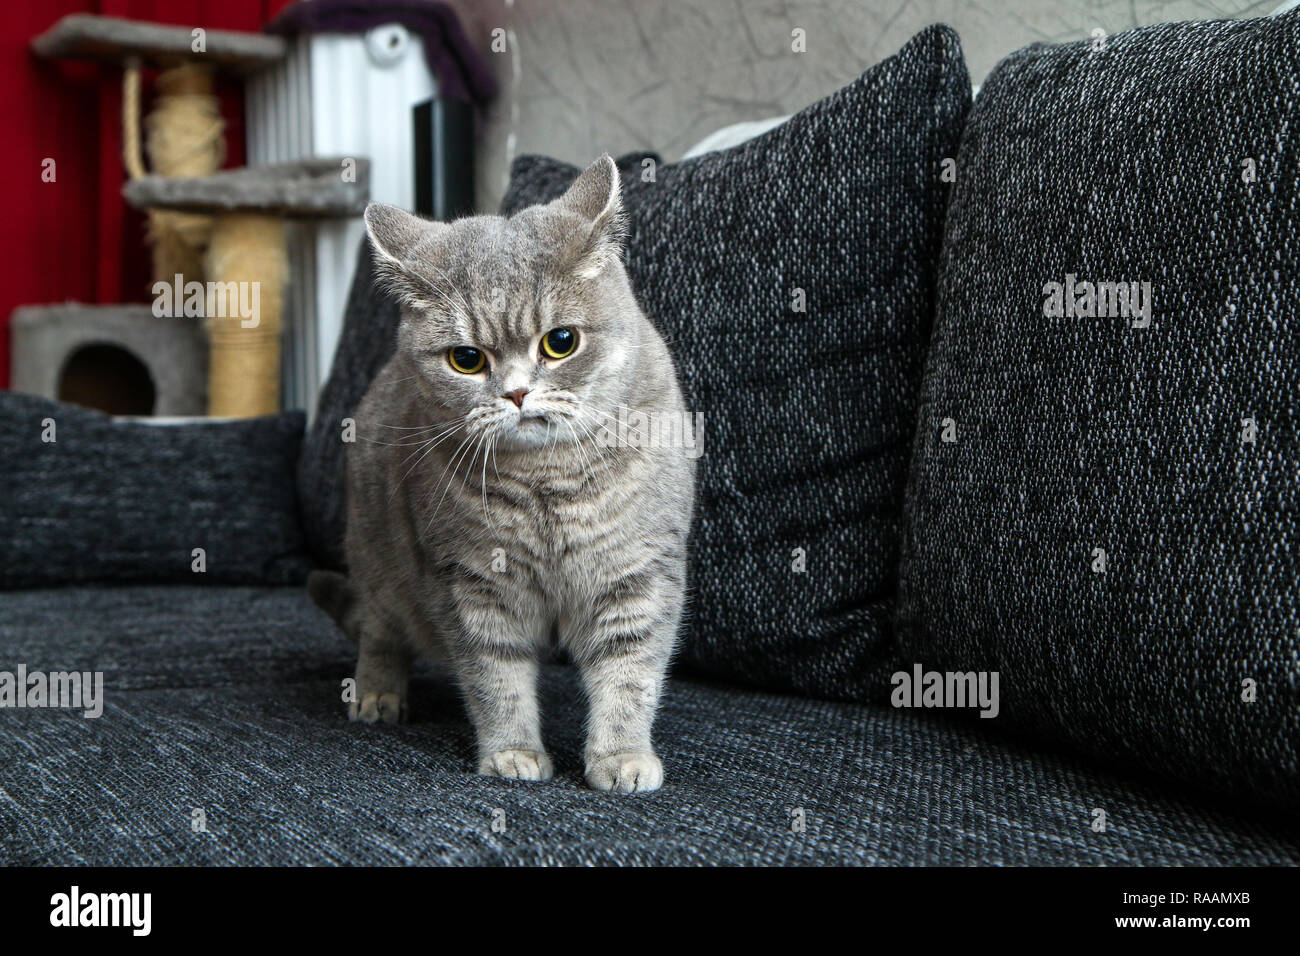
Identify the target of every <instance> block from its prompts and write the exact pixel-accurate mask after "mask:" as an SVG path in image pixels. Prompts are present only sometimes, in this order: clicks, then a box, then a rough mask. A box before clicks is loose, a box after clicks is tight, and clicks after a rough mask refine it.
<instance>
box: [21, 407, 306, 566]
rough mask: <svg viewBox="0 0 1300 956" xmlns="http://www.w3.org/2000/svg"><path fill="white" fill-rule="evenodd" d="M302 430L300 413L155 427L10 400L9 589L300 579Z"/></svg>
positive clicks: (74, 409)
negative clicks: (296, 476)
mask: <svg viewBox="0 0 1300 956" xmlns="http://www.w3.org/2000/svg"><path fill="white" fill-rule="evenodd" d="M302 430H303V415H302V413H301V412H285V413H283V414H280V415H273V416H268V417H265V418H252V419H245V420H240V421H211V422H184V423H176V424H149V423H145V422H140V421H123V420H117V419H113V418H111V417H109V416H108V415H104V414H102V413H100V412H95V411H89V410H87V409H84V408H79V407H78V406H76V405H66V404H63V403H61V402H52V401H50V400H49V399H44V398H36V397H33V396H29V395H18V394H15V393H13V392H2V393H0V588H34V587H48V586H53V585H61V584H72V583H84V582H96V581H103V582H125V581H164V582H166V581H174V582H184V583H187V584H202V583H209V582H211V583H221V584H292V583H299V582H301V581H302V580H304V578H305V577H306V573H307V570H308V567H309V562H308V560H307V556H306V551H305V545H304V541H303V536H302V528H301V524H300V522H299V518H298V510H297V493H296V490H295V487H294V466H295V464H296V462H297V459H298V451H299V447H300V445H301V443H302ZM195 549H202V552H203V553H202V555H195V554H194V551H195ZM200 558H201V564H202V566H203V567H204V568H205V570H204V571H202V572H201V573H200V572H199V571H197V570H195V568H196V567H197V566H198V565H196V562H197V561H199V559H200Z"/></svg>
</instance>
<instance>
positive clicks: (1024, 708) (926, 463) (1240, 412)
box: [900, 14, 1300, 807]
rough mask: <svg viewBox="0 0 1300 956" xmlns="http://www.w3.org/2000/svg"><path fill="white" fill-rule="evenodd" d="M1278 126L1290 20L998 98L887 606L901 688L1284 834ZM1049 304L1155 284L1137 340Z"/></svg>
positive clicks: (936, 353)
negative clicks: (914, 678)
mask: <svg viewBox="0 0 1300 956" xmlns="http://www.w3.org/2000/svg"><path fill="white" fill-rule="evenodd" d="M1298 127H1300V15H1297V14H1288V15H1286V16H1282V17H1279V18H1276V19H1272V20H1246V21H1228V22H1209V23H1205V22H1202V23H1176V24H1162V25H1159V26H1154V27H1147V28H1142V29H1138V30H1135V31H1132V32H1129V33H1123V34H1120V35H1117V36H1112V37H1109V38H1108V39H1107V40H1106V41H1105V47H1104V49H1102V50H1100V51H1099V50H1096V49H1094V48H1093V47H1092V46H1091V45H1090V44H1089V43H1074V44H1068V45H1064V46H1035V47H1030V48H1028V49H1025V50H1022V51H1020V52H1018V53H1015V54H1013V55H1012V56H1010V57H1008V58H1007V59H1006V60H1004V61H1003V62H1002V63H1001V64H1000V65H999V66H998V67H997V68H996V69H995V70H994V72H993V73H992V75H991V76H990V77H989V79H988V81H987V82H986V83H985V85H984V87H983V89H982V90H981V92H980V95H979V99H978V100H977V102H976V104H975V107H974V109H973V110H972V113H971V116H970V120H969V123H968V125H967V128H966V132H965V135H964V137H963V141H962V146H961V152H960V154H959V156H958V172H957V184H956V188H955V191H954V194H953V200H952V205H951V207H950V210H949V218H948V231H947V236H946V238H945V245H944V259H943V265H942V274H941V278H940V283H939V301H938V316H937V319H936V326H935V332H934V337H933V342H932V347H931V348H932V351H931V354H930V357H929V362H928V366H927V370H926V374H925V380H924V385H923V389H922V396H921V410H920V416H919V418H920V424H919V427H918V433H917V440H916V445H915V451H914V457H913V461H912V466H911V475H910V478H909V484H908V492H907V505H906V508H907V530H906V536H905V545H904V553H903V562H902V570H901V586H900V623H901V630H902V632H903V637H902V651H903V655H904V657H905V659H906V660H908V661H920V662H923V663H924V664H925V666H927V667H934V668H937V669H939V670H962V671H965V670H972V669H973V670H996V671H999V672H1000V675H1001V710H1002V712H1001V716H1000V717H999V718H998V720H999V721H1001V722H1005V723H1007V724H1011V725H1015V726H1017V727H1020V728H1027V729H1029V730H1031V731H1033V732H1035V733H1038V734H1041V735H1043V737H1045V738H1050V739H1053V740H1057V741H1061V740H1065V741H1069V742H1070V743H1072V744H1074V745H1077V746H1079V747H1081V748H1084V749H1086V750H1089V751H1092V752H1095V753H1098V754H1104V755H1106V756H1107V757H1108V758H1110V759H1117V760H1127V761H1129V762H1131V763H1133V764H1135V765H1141V766H1143V767H1147V768H1150V769H1151V770H1153V771H1155V772H1158V773H1160V774H1163V775H1166V776H1167V777H1169V778H1177V779H1183V780H1186V781H1189V782H1192V783H1196V784H1200V785H1206V786H1210V787H1213V788H1215V789H1218V790H1221V791H1224V792H1231V793H1234V794H1238V795H1241V796H1245V797H1250V798H1258V799H1262V800H1268V801H1272V802H1276V803H1283V804H1287V805H1290V806H1292V807H1295V806H1300V752H1298V748H1300V534H1298V531H1300V526H1298V524H1297V503H1298V500H1300V321H1298V317H1297V314H1296V302H1297V301H1300V281H1298V279H1297V276H1298V275H1300V207H1298V206H1297V187H1296V170H1297V168H1300V141H1298V140H1297V139H1296V136H1295V130H1296V129H1297V128H1298ZM1247 159H1249V160H1251V161H1252V163H1251V164H1247V163H1246V162H1245V161H1246V160H1247ZM1252 169H1253V171H1254V174H1255V179H1254V181H1253V182H1251V181H1246V180H1248V179H1250V172H1251V170H1252ZM1071 275H1072V276H1075V277H1076V279H1075V280H1074V281H1075V282H1076V283H1082V282H1085V281H1086V282H1090V283H1102V282H1118V281H1130V282H1133V281H1146V282H1150V283H1151V284H1152V287H1151V303H1152V309H1151V314H1150V326H1149V327H1147V328H1141V327H1134V324H1135V319H1134V317H1124V316H1122V315H1121V316H1118V317H1112V316H1110V315H1105V316H1101V317H1090V316H1086V315H1079V314H1074V315H1060V316H1050V315H1047V314H1045V312H1048V311H1055V310H1054V308H1053V307H1052V304H1051V302H1050V301H1049V300H1050V298H1051V297H1052V296H1053V295H1054V294H1055V291H1054V290H1053V289H1051V288H1050V287H1049V286H1048V285H1047V284H1048V283H1050V282H1056V283H1062V284H1064V283H1065V282H1066V280H1067V276H1071ZM1086 298H1087V293H1086V290H1084V291H1082V292H1079V293H1078V294H1077V296H1076V298H1075V302H1076V304H1078V305H1082V306H1083V309H1082V310H1076V311H1086V309H1087V301H1086ZM1136 321H1137V323H1138V324H1139V325H1140V324H1141V323H1142V321H1143V319H1142V318H1141V317H1137V319H1136ZM945 419H948V420H951V426H952V428H953V429H954V430H953V431H952V432H951V433H950V437H955V439H956V440H955V441H949V442H945V441H944V440H943V433H944V431H945V426H944V424H943V423H944V421H945ZM1245 419H1250V420H1251V421H1252V422H1253V424H1254V428H1255V429H1256V434H1255V435H1254V439H1255V440H1254V442H1253V443H1252V442H1250V441H1249V440H1247V439H1248V438H1249V437H1250V436H1249V432H1250V428H1249V426H1247V425H1246V423H1245V422H1244V420H1245ZM1102 552H1104V559H1105V564H1104V570H1103V569H1102V568H1103V565H1102V564H1101V561H1102V557H1103V555H1102ZM1247 680H1250V681H1253V682H1254V690H1255V693H1256V694H1257V699H1256V700H1255V701H1254V702H1253V703H1251V702H1246V701H1244V700H1243V693H1245V692H1247V691H1248V690H1249V688H1248V687H1247V686H1244V685H1243V682H1244V681H1247Z"/></svg>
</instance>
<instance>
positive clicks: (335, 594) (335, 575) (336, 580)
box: [307, 571, 361, 644]
mask: <svg viewBox="0 0 1300 956" xmlns="http://www.w3.org/2000/svg"><path fill="white" fill-rule="evenodd" d="M307 593H308V594H310V595H311V599H312V601H314V602H315V604H316V606H317V607H318V608H320V609H321V610H322V611H324V612H325V613H326V614H328V615H329V616H330V617H332V618H333V619H334V623H335V624H337V625H338V626H339V630H341V631H342V632H343V633H344V635H346V637H347V639H348V640H349V641H351V642H352V643H353V644H360V643H361V635H360V634H359V633H358V622H357V613H356V612H357V592H356V590H355V589H354V588H353V587H352V582H351V581H349V580H348V576H347V575H346V574H340V573H339V572H338V571H313V572H311V574H309V575H307Z"/></svg>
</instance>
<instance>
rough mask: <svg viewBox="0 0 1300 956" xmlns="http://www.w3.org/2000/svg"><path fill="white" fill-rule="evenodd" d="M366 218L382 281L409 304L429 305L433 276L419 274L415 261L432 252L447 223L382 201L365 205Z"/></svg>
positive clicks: (433, 291)
mask: <svg viewBox="0 0 1300 956" xmlns="http://www.w3.org/2000/svg"><path fill="white" fill-rule="evenodd" d="M365 220H366V234H367V235H369V236H370V245H371V247H372V248H373V249H374V250H375V271H376V273H377V274H378V276H379V279H380V281H381V283H382V284H383V285H384V287H385V288H387V289H388V291H389V292H391V293H392V294H393V295H395V296H396V297H397V298H398V299H400V300H402V301H403V302H405V303H406V304H408V305H410V306H411V307H412V308H415V309H427V308H429V304H430V302H431V301H432V298H431V297H433V296H436V295H437V290H436V289H435V288H434V284H433V282H432V280H431V279H430V278H429V277H428V276H427V275H422V274H421V271H420V270H419V269H418V264H419V262H420V260H421V259H425V258H429V257H431V256H432V255H433V254H434V246H435V244H436V242H437V239H438V237H439V236H440V235H441V234H442V232H444V231H445V230H446V229H447V228H448V227H447V224H446V223H442V222H431V221H430V220H428V219H421V218H420V217H419V216H413V215H411V214H410V213H409V212H407V211H406V210H405V209H399V208H398V207H397V206H390V205H388V204H387V203H381V202H372V203H371V204H370V205H368V206H366V214H365Z"/></svg>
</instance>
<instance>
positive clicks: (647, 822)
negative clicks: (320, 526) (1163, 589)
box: [0, 586, 1300, 865]
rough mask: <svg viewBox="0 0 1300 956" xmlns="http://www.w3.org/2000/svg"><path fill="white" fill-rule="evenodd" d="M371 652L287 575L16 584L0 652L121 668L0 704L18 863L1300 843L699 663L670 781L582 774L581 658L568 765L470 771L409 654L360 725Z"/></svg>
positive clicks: (678, 706)
mask: <svg viewBox="0 0 1300 956" xmlns="http://www.w3.org/2000/svg"><path fill="white" fill-rule="evenodd" d="M352 659H353V651H352V648H351V646H350V645H348V644H347V643H346V642H345V641H344V639H343V638H342V637H340V636H339V634H338V632H337V631H336V630H335V629H334V627H333V625H332V624H331V623H330V621H329V620H328V619H327V618H326V617H325V616H324V615H323V614H321V613H320V612H319V611H318V610H317V609H316V608H315V607H314V606H313V605H312V604H311V603H310V602H309V601H308V599H307V597H306V595H305V593H304V592H302V591H300V590H297V589H292V588H211V587H208V588H202V587H193V586H177V587H155V586H149V587H144V586H141V587H134V588H118V589H111V588H93V587H88V588H79V589H62V590H38V591H18V592H12V593H10V594H7V595H5V600H4V604H3V610H0V671H9V672H14V671H15V669H16V667H17V665H19V664H23V665H25V666H26V668H27V670H28V671H29V672H34V671H43V672H50V671H59V670H71V669H78V670H100V671H103V673H104V710H103V714H102V716H100V717H98V718H86V717H83V716H82V715H81V712H80V711H72V710H55V709H30V708H24V709H7V708H6V709H4V710H0V860H4V861H6V862H7V863H9V864H11V865H22V864H65V865H68V864H103V865H113V864H286V865H293V864H331V863H339V864H342V863H347V864H427V863H443V864H449V863H467V864H496V863H509V864H534V863H536V864H542V863H550V864H748V863H763V864H783V863H789V864H877V863H879V864H1088V865H1098V864H1111V865H1113V864H1182V863H1189V864H1217V863H1241V864H1265V863H1291V864H1295V863H1300V834H1296V833H1295V832H1288V831H1286V830H1283V829H1281V824H1278V823H1273V822H1268V821H1264V820H1260V819H1255V820H1251V819H1243V818H1240V817H1237V816H1234V815H1233V814H1232V813H1231V812H1230V811H1229V810H1228V809H1225V808H1215V807H1208V806H1204V805H1200V804H1197V803H1194V802H1191V801H1188V800H1186V799H1183V798H1182V797H1180V796H1178V795H1177V794H1171V793H1166V792H1164V791H1161V790H1159V789H1157V788H1156V787H1155V786H1154V785H1151V784H1147V783H1135V782H1132V781H1126V780H1124V779H1121V778H1117V777H1113V776H1110V775H1108V774H1106V773H1104V772H1098V771H1096V770H1095V769H1092V768H1090V767H1089V766H1087V765H1084V764H1081V763H1079V762H1076V761H1074V760H1072V759H1069V758H1063V757H1056V756H1051V755H1046V754H1043V753H1036V752H1034V751H1032V750H1030V749H1026V748H1024V747H1022V746H1020V745H1017V744H1014V743H1008V742H1005V741H998V740H996V739H993V738H986V737H985V736H984V735H983V734H982V733H980V731H979V725H978V722H976V723H975V724H973V725H971V724H967V725H964V726H957V725H952V724H949V723H945V722H941V721H937V720H932V719H929V718H927V717H918V716H917V715H916V714H915V713H912V712H904V711H895V710H891V709H881V708H874V707H868V706H862V705H858V704H845V703H833V702H825V701H816V700H809V699H803V698H796V697H788V696H781V695H775V694H768V693H763V692H760V691H752V690H744V689H735V688H730V687H724V686H721V685H715V684H709V683H702V682H697V681H688V680H681V679H674V680H673V681H671V682H670V685H669V690H668V693H667V697H666V700H665V702H664V707H663V711H662V716H661V718H660V721H659V724H658V727H657V731H656V738H657V741H658V746H659V749H660V753H661V755H662V756H663V757H664V759H665V764H666V769H667V781H666V783H665V785H664V788H663V789H662V790H660V791H658V792H657V793H653V794H648V795H643V796H635V797H613V796H609V795H604V794H599V793H596V792H594V791H592V790H590V789H588V788H587V787H586V786H585V785H584V784H583V782H582V775H581V766H580V758H579V754H580V751H581V744H582V737H581V734H582V698H581V692H580V689H579V686H578V684H577V682H576V680H575V679H574V675H573V673H572V671H571V670H570V669H569V668H565V667H553V668H548V669H547V671H546V673H545V676H544V679H543V686H542V693H543V707H544V709H545V712H546V739H547V742H548V746H549V747H550V748H551V751H552V755H553V756H554V758H555V763H556V779H555V780H554V781H552V782H550V783H548V784H525V783H518V782H512V781H503V780H496V779H488V778H483V777H478V776H475V775H474V774H473V773H472V772H471V771H472V768H473V764H472V755H473V742H472V738H471V735H470V730H469V725H468V723H467V721H466V719H465V717H464V715H463V713H462V709H461V705H460V702H459V699H458V696H457V694H456V692H455V690H454V688H453V687H452V686H451V685H450V684H448V683H447V682H446V680H445V679H443V678H442V677H440V676H438V675H436V674H432V673H427V674H422V675H420V676H418V677H417V679H416V681H415V686H414V688H413V698H412V702H411V721H410V723H408V724H406V725H403V726H388V725H382V726H364V725H360V724H350V723H349V722H348V721H347V720H346V719H345V718H344V714H343V706H342V704H341V702H340V693H341V690H340V688H341V681H342V680H343V679H344V678H345V677H348V676H350V675H351V673H352ZM1094 808H1103V809H1105V810H1106V815H1107V821H1108V825H1107V829H1106V831H1105V832H1102V833H1097V832H1094V831H1093V830H1092V829H1091V826H1090V825H1091V823H1092V820H1093V816H1092V814H1093V810H1094ZM196 809H197V810H202V811H203V818H204V824H205V827H206V831H205V832H203V831H201V832H195V831H194V828H193V826H192V821H193V820H194V819H195V815H194V811H195V810H196ZM494 819H495V820H498V821H501V822H503V823H504V828H502V827H501V826H500V824H498V826H497V828H496V829H494V828H493V821H494ZM796 822H802V824H803V830H802V832H797V828H796V827H795V826H793V824H795V823H796Z"/></svg>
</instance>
